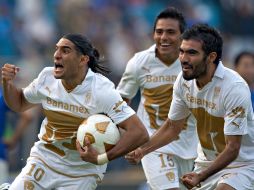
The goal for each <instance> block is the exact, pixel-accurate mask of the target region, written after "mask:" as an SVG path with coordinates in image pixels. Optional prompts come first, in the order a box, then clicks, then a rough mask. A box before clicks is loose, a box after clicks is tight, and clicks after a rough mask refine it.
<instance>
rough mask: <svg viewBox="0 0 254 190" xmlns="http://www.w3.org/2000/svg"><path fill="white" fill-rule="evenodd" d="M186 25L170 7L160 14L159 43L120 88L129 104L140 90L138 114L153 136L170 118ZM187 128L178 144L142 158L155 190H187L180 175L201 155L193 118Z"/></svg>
mask: <svg viewBox="0 0 254 190" xmlns="http://www.w3.org/2000/svg"><path fill="white" fill-rule="evenodd" d="M185 25H186V24H185V19H184V17H183V15H182V13H181V12H179V11H178V10H177V9H176V8H174V7H169V8H166V9H165V10H163V11H162V12H160V13H159V15H158V16H157V18H156V20H155V23H154V30H153V38H154V41H155V44H154V45H153V46H151V47H150V48H149V49H147V50H145V51H141V52H138V53H136V54H135V55H134V57H133V58H132V59H130V61H129V62H128V64H127V67H126V70H125V72H124V74H123V76H122V79H121V81H120V83H119V85H118V87H117V90H118V91H119V92H120V94H121V96H122V97H123V98H124V99H125V100H126V101H127V102H130V100H131V99H132V98H133V97H134V96H135V94H136V93H137V91H138V90H139V89H140V92H141V101H140V104H139V108H138V112H137V113H138V116H139V117H140V119H141V120H142V122H143V123H144V125H145V126H146V129H147V131H148V133H149V135H150V136H152V135H153V134H154V133H155V132H156V131H157V130H158V129H159V128H160V126H161V125H162V124H163V122H164V121H165V120H166V119H167V115H168V110H169V107H170V103H171V100H172V93H173V84H174V82H175V80H176V78H177V75H178V74H179V72H180V71H181V64H180V61H179V59H178V56H179V46H180V43H181V40H180V36H181V33H182V32H183V31H184V30H185ZM183 128H184V130H183V131H182V133H181V134H180V135H179V136H178V135H176V136H175V141H174V142H172V143H170V144H168V145H166V146H164V147H162V148H160V149H158V150H155V151H153V152H151V153H150V154H147V155H146V156H144V158H143V159H142V166H143V169H144V173H145V176H146V178H147V182H148V184H149V186H150V188H151V189H155V190H159V189H178V188H181V189H184V187H183V186H182V184H180V183H179V176H181V175H182V174H183V173H186V172H189V171H192V169H193V164H194V159H195V158H196V156H197V141H198V140H197V135H195V134H196V127H195V123H194V117H193V116H192V115H189V117H188V118H186V122H185V123H184V124H183Z"/></svg>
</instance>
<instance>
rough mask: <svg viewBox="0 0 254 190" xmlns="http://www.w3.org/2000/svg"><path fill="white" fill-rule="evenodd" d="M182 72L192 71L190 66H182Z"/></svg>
mask: <svg viewBox="0 0 254 190" xmlns="http://www.w3.org/2000/svg"><path fill="white" fill-rule="evenodd" d="M182 70H183V71H188V70H192V66H191V65H182Z"/></svg>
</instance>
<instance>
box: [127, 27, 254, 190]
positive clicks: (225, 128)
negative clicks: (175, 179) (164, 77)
mask: <svg viewBox="0 0 254 190" xmlns="http://www.w3.org/2000/svg"><path fill="white" fill-rule="evenodd" d="M182 39H183V41H182V43H181V46H180V54H179V59H180V61H181V65H182V72H181V73H180V74H179V75H178V77H177V80H176V82H175V84H174V91H173V100H172V104H171V107H170V111H169V114H168V119H167V121H166V122H165V124H164V125H163V126H162V128H160V129H159V130H158V131H157V133H156V134H155V135H154V136H153V137H152V138H151V139H150V141H149V142H148V143H146V144H145V145H144V146H142V149H138V150H139V152H137V151H136V154H135V155H130V156H128V158H129V159H132V160H138V159H140V157H142V155H145V154H147V153H149V152H151V151H153V150H155V149H157V148H159V147H161V146H162V145H164V144H167V143H169V142H171V141H172V140H173V139H174V138H175V136H176V135H178V134H179V132H180V131H181V130H182V123H183V122H184V121H185V118H186V117H188V116H189V115H190V114H191V113H192V114H193V115H194V116H195V118H196V120H197V131H198V136H199V140H200V147H199V149H198V158H197V160H196V163H195V169H194V172H190V173H186V174H185V175H183V176H182V181H183V183H184V184H185V185H186V187H188V188H189V189H199V190H200V189H202V190H209V189H216V190H234V189H239V190H240V189H241V190H242V189H244V190H251V189H253V184H254V179H253V176H254V162H253V161H254V154H253V152H254V121H253V111H252V106H251V99H250V90H249V88H248V85H247V83H246V82H245V81H244V80H243V78H241V77H240V75H238V74H237V73H236V72H235V71H233V70H231V69H229V68H226V67H224V66H223V64H222V62H221V56H222V45H223V40H222V37H221V35H220V33H219V32H218V31H217V30H216V29H214V28H212V27H210V26H208V25H204V24H197V25H194V26H192V27H191V28H190V29H188V30H187V31H185V32H184V34H183V36H182Z"/></svg>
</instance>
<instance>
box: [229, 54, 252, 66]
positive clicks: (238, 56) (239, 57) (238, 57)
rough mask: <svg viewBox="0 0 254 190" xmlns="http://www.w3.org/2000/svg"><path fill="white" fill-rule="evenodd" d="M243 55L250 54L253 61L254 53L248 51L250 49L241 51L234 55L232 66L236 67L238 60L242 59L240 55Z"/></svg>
mask: <svg viewBox="0 0 254 190" xmlns="http://www.w3.org/2000/svg"><path fill="white" fill-rule="evenodd" d="M244 56H250V57H252V58H253V63H254V53H252V52H250V51H242V52H240V53H239V54H237V55H236V57H235V60H234V66H235V67H237V66H238V65H239V63H240V60H241V59H242V57H244Z"/></svg>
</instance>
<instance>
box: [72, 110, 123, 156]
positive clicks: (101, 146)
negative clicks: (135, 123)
mask: <svg viewBox="0 0 254 190" xmlns="http://www.w3.org/2000/svg"><path fill="white" fill-rule="evenodd" d="M85 137H88V139H89V141H90V143H91V145H92V146H93V147H94V148H95V149H96V150H97V151H98V153H99V154H102V153H104V152H107V151H108V150H110V149H111V148H113V147H114V146H115V144H116V143H117V142H118V141H119V139H120V132H119V130H118V128H117V126H116V124H115V123H113V121H112V120H111V119H110V118H109V117H107V116H106V115H103V114H95V115H92V116H90V117H88V118H87V119H86V120H84V121H83V122H82V123H81V124H80V126H79V128H78V132H77V140H78V141H79V143H80V145H81V146H82V147H83V146H84V141H85Z"/></svg>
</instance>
